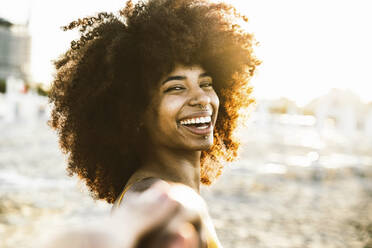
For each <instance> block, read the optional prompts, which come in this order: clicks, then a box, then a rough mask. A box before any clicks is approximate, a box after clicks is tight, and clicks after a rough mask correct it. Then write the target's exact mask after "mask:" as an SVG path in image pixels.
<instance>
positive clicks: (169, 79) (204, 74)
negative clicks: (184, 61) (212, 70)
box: [161, 72, 210, 85]
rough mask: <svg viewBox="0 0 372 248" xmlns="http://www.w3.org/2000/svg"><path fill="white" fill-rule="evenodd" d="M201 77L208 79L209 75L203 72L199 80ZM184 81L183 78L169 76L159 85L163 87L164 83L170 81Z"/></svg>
mask: <svg viewBox="0 0 372 248" xmlns="http://www.w3.org/2000/svg"><path fill="white" fill-rule="evenodd" d="M202 77H210V75H209V74H208V73H207V72H204V73H202V74H200V75H199V78H202ZM185 79H186V77H185V76H170V77H168V78H167V79H165V80H164V81H163V82H162V83H161V84H162V85H163V84H165V83H166V82H168V81H172V80H185Z"/></svg>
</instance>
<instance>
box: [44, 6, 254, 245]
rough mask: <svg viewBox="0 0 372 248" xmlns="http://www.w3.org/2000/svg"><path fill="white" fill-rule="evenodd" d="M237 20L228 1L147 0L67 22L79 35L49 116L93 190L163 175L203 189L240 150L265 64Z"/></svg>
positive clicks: (73, 165)
mask: <svg viewBox="0 0 372 248" xmlns="http://www.w3.org/2000/svg"><path fill="white" fill-rule="evenodd" d="M239 20H243V21H247V20H246V18H245V17H244V16H241V15H239V14H238V13H237V12H236V10H235V9H234V8H233V7H231V6H228V5H226V4H222V3H219V4H212V3H208V2H205V1H203V0H149V1H148V2H146V3H142V2H140V3H138V4H135V5H134V4H132V2H131V1H129V2H128V3H127V5H126V7H125V8H124V9H123V10H121V11H120V14H119V15H117V16H116V15H114V14H107V13H100V14H98V15H97V16H95V17H87V18H84V19H79V20H78V21H75V22H72V23H71V24H70V25H69V26H66V27H64V29H65V30H68V29H73V28H76V27H80V32H81V37H80V39H79V40H77V41H73V42H72V43H71V49H69V50H68V51H67V52H66V53H65V54H64V55H63V56H62V57H61V58H60V59H59V60H58V61H56V62H55V65H56V69H57V73H56V76H55V80H54V83H53V86H52V89H51V92H50V101H51V103H53V105H54V108H53V110H52V118H51V120H50V125H51V126H52V127H53V128H55V129H57V131H58V134H59V138H60V145H61V148H62V150H63V151H64V152H65V153H67V154H68V155H69V160H68V171H69V172H70V173H71V174H77V175H78V176H79V177H80V178H82V179H83V180H84V181H85V182H86V184H87V186H88V188H89V189H90V190H91V192H92V194H93V197H95V198H97V199H104V200H106V201H107V202H109V203H114V202H115V201H116V205H120V204H121V203H123V204H125V198H126V196H127V195H128V194H131V192H138V191H139V192H141V191H143V190H146V189H148V188H150V187H151V185H153V184H154V183H156V182H157V181H159V180H160V181H164V182H167V183H170V184H172V183H181V184H184V185H186V186H188V187H191V188H192V189H194V190H195V192H199V188H200V183H203V184H207V185H209V184H211V183H212V182H213V181H214V180H215V179H216V178H217V177H218V176H219V175H220V174H221V169H222V167H223V166H222V164H223V162H224V161H232V160H233V159H234V158H235V157H236V155H237V149H238V142H237V141H236V140H234V139H233V131H234V129H235V128H236V127H237V125H238V119H239V109H241V108H244V107H247V106H249V105H250V104H251V103H252V102H253V100H252V99H251V98H250V93H251V87H250V86H249V85H248V81H249V79H250V77H251V76H252V75H253V73H254V71H255V67H256V66H257V65H258V64H259V61H258V60H257V59H256V58H255V57H254V55H253V51H252V46H253V38H252V35H250V34H248V33H246V32H245V31H244V30H242V28H241V27H240V26H239V25H238V24H236V22H237V21H239ZM206 222H208V221H206ZM209 229H211V228H209ZM209 232H210V235H212V236H214V235H213V233H214V231H213V230H209ZM214 239H216V238H215V237H214ZM216 242H217V243H218V241H216Z"/></svg>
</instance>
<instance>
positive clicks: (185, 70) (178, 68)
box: [165, 64, 205, 77]
mask: <svg viewBox="0 0 372 248" xmlns="http://www.w3.org/2000/svg"><path fill="white" fill-rule="evenodd" d="M203 73H205V70H204V69H203V68H202V67H201V66H200V65H191V66H187V65H180V64H176V65H175V67H174V69H173V71H171V72H170V73H169V74H167V75H166V76H165V77H168V76H177V75H180V76H182V75H183V76H185V75H193V74H195V75H198V76H199V75H200V74H203Z"/></svg>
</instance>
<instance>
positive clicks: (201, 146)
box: [193, 136, 213, 151]
mask: <svg viewBox="0 0 372 248" xmlns="http://www.w3.org/2000/svg"><path fill="white" fill-rule="evenodd" d="M212 146H213V136H212V138H208V139H207V140H202V141H201V142H198V144H195V145H193V150H196V151H206V150H209V149H210V148H211V147H212Z"/></svg>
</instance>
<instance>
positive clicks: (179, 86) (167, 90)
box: [164, 85, 185, 93]
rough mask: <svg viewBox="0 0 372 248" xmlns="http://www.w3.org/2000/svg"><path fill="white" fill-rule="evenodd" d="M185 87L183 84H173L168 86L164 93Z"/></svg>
mask: <svg viewBox="0 0 372 248" xmlns="http://www.w3.org/2000/svg"><path fill="white" fill-rule="evenodd" d="M184 89H185V87H183V86H181V85H175V86H171V87H169V88H167V89H166V90H165V91H164V93H167V92H171V91H181V90H184Z"/></svg>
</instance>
